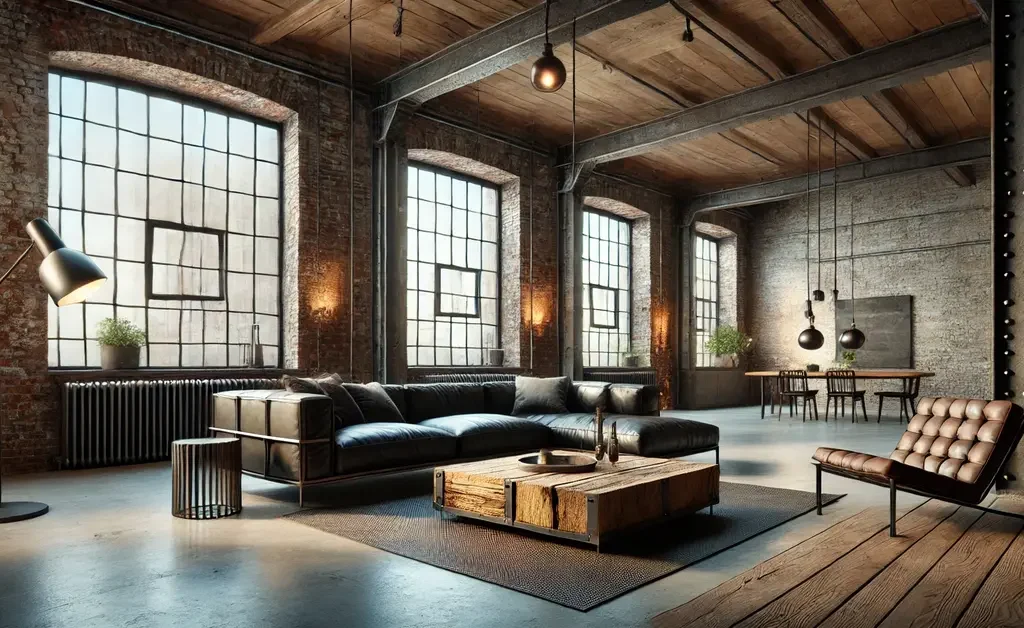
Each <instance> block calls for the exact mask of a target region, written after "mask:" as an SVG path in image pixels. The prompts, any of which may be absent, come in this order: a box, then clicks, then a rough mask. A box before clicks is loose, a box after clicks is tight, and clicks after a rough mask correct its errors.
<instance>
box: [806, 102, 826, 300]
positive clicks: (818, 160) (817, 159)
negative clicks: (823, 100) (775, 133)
mask: <svg viewBox="0 0 1024 628" xmlns="http://www.w3.org/2000/svg"><path fill="white" fill-rule="evenodd" d="M807 115H808V116H810V112H808V114H807ZM817 124H818V128H817V131H818V132H817V136H818V152H817V153H816V154H815V157H814V162H815V164H816V165H817V168H818V178H817V181H818V189H817V190H816V191H815V193H814V197H815V199H816V200H817V201H818V247H817V248H818V287H817V289H815V291H814V292H813V293H812V296H813V297H814V300H815V301H824V300H825V293H824V292H823V291H822V290H821V118H818V119H817ZM808 246H810V244H808Z"/></svg>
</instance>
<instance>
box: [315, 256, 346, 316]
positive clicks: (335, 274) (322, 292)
mask: <svg viewBox="0 0 1024 628" xmlns="http://www.w3.org/2000/svg"><path fill="white" fill-rule="evenodd" d="M317 274H318V278H317V280H316V281H314V282H313V284H312V292H311V293H310V296H309V309H310V312H311V313H312V315H313V318H314V319H316V320H317V321H320V322H322V321H327V320H330V319H332V318H334V316H335V315H336V314H337V312H338V308H340V307H341V264H340V263H339V262H330V261H329V262H321V263H320V269H319V271H318V272H317Z"/></svg>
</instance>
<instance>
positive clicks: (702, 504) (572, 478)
mask: <svg viewBox="0 0 1024 628" xmlns="http://www.w3.org/2000/svg"><path fill="white" fill-rule="evenodd" d="M554 453H559V454H563V453H564V454H568V453H575V454H580V453H584V454H586V453H588V452H580V451H568V450H557V451H555V452H554ZM523 455H524V454H519V455H516V456H509V457H507V458H496V459H492V460H481V461H477V462H465V463H460V464H453V465H448V466H444V467H437V468H436V469H434V508H436V509H438V510H442V511H444V512H449V513H452V514H456V515H459V516H462V517H469V518H472V519H480V520H483V521H488V522H491V523H495V524H499V525H503V526H509V527H512V528H518V529H523V530H529V531H531V532H538V533H541V534H547V535H551V536H555V537H559V538H563V539H571V540H573V541H579V542H582V543H589V544H591V545H594V546H596V547H597V548H598V549H600V547H601V544H602V543H607V542H608V541H609V540H611V539H613V538H615V537H618V536H620V535H623V534H625V533H628V532H633V531H636V530H637V529H638V528H642V527H644V526H648V525H651V524H654V523H659V522H664V521H666V520H669V519H672V518H674V517H679V516H681V515H685V514H689V513H693V512H696V511H698V510H701V509H703V508H711V507H713V506H714V505H715V504H717V503H718V465H715V464H707V463H699V462H684V461H682V460H666V459H664V458H644V457H641V456H628V455H624V456H622V457H621V458H620V459H619V461H618V463H616V464H615V465H612V464H611V463H609V462H608V461H607V459H605V460H602V461H600V462H598V464H597V468H596V469H595V470H594V471H590V472H587V473H536V472H530V471H524V470H522V469H521V468H520V467H519V462H518V461H519V458H521V457H522V456H523Z"/></svg>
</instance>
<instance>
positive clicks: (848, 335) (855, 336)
mask: <svg viewBox="0 0 1024 628" xmlns="http://www.w3.org/2000/svg"><path fill="white" fill-rule="evenodd" d="M853 265H854V257H853V203H852V202H851V203H850V328H849V329H847V330H846V331H844V332H843V333H842V335H840V336H839V345H840V346H841V347H842V348H844V349H846V350H847V351H856V350H857V349H860V348H861V347H863V346H864V343H865V342H866V341H867V337H865V336H864V332H862V331H861V330H859V329H857V300H856V299H855V298H854V295H853V277H854V272H853Z"/></svg>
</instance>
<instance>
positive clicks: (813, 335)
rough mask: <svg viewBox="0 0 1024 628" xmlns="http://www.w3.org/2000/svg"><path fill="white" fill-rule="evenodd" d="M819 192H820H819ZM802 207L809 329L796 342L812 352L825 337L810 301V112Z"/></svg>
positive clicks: (818, 347) (809, 116)
mask: <svg viewBox="0 0 1024 628" xmlns="http://www.w3.org/2000/svg"><path fill="white" fill-rule="evenodd" d="M819 192H820V190H819ZM805 200H806V202H805V204H804V207H805V209H806V214H807V240H806V242H807V248H806V253H805V255H804V259H805V260H806V263H807V311H805V312H804V316H805V317H807V320H808V321H810V327H808V328H807V329H805V330H803V331H802V332H800V337H799V338H797V342H798V343H799V344H800V347H801V348H803V349H807V350H808V351H813V350H815V349H820V348H821V346H822V345H824V344H825V336H823V335H822V333H821V332H820V331H818V330H817V329H815V328H814V305H813V304H814V301H812V300H811V112H810V111H808V112H807V194H806V196H805Z"/></svg>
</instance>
